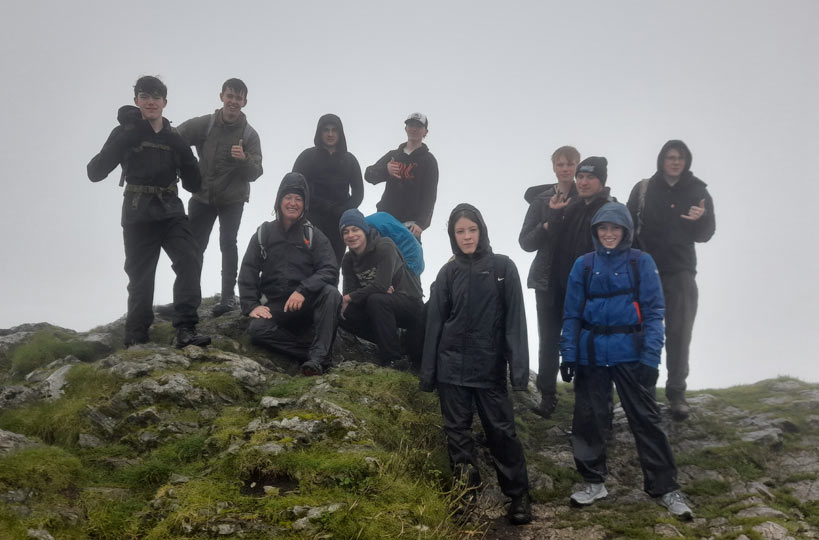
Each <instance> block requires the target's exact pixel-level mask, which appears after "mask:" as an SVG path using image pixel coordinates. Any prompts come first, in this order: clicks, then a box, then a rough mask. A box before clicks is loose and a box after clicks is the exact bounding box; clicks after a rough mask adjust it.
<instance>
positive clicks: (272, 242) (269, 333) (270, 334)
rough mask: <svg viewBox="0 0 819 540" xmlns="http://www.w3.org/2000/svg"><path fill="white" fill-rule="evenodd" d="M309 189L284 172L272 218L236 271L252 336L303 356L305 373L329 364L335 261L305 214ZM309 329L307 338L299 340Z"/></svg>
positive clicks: (261, 343) (334, 314) (258, 341)
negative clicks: (309, 338) (307, 340)
mask: <svg viewBox="0 0 819 540" xmlns="http://www.w3.org/2000/svg"><path fill="white" fill-rule="evenodd" d="M309 207H310V190H309V188H308V187H307V181H306V180H305V179H304V177H303V176H302V175H301V174H299V173H287V174H286V175H284V178H283V179H282V182H281V185H280V186H279V191H278V193H277V194H276V209H275V216H276V219H275V220H274V221H266V222H264V223H262V225H261V226H260V227H259V229H258V230H257V231H256V233H255V234H254V235H253V236H252V237H251V238H250V243H249V244H248V246H247V251H245V256H244V259H242V266H241V270H240V271H239V296H240V298H241V302H242V313H243V314H244V315H247V316H249V317H250V318H251V319H253V320H252V321H251V322H250V326H249V327H248V332H249V333H250V339H251V341H252V342H253V343H254V344H256V345H259V346H262V347H266V348H269V349H273V350H278V351H281V352H284V353H286V354H289V355H291V356H295V357H297V358H301V359H304V360H305V361H304V363H303V364H302V366H301V372H302V374H304V375H321V373H322V372H323V370H324V369H326V368H327V367H328V366H329V363H330V352H331V350H332V347H333V341H334V339H335V335H336V317H337V313H338V308H339V305H340V304H341V295H340V294H339V292H338V265H337V264H336V258H335V254H334V253H333V250H332V247H331V246H330V242H329V240H327V237H326V236H324V233H322V232H321V231H320V230H318V229H316V228H314V227H313V225H312V224H311V223H310V222H309V221H308V220H307V219H306V218H305V213H306V212H307V209H308V208H309ZM311 328H312V331H313V337H312V341H311V342H310V343H304V342H303V341H302V340H300V339H299V336H300V335H302V334H303V333H304V332H305V331H306V330H310V329H311Z"/></svg>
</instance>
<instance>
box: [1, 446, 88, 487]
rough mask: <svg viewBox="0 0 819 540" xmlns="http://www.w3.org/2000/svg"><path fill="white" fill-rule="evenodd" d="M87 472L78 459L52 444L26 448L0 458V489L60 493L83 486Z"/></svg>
mask: <svg viewBox="0 0 819 540" xmlns="http://www.w3.org/2000/svg"><path fill="white" fill-rule="evenodd" d="M87 477H88V472H87V471H86V470H85V468H84V467H83V465H82V463H81V462H80V460H79V459H78V458H76V457H75V456H72V455H71V454H69V453H68V452H66V451H65V450H62V449H60V448H56V447H53V446H44V447H34V448H25V449H22V450H19V451H17V452H14V453H12V454H9V455H7V456H5V457H2V458H0V486H2V489H0V491H6V490H11V489H33V490H35V491H37V492H38V493H42V494H48V493H52V494H54V493H59V492H63V491H66V490H68V489H70V488H74V487H76V486H78V485H80V484H81V483H82V482H83V480H85V479H86V478H87Z"/></svg>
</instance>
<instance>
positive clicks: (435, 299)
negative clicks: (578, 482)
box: [420, 204, 532, 525]
mask: <svg viewBox="0 0 819 540" xmlns="http://www.w3.org/2000/svg"><path fill="white" fill-rule="evenodd" d="M447 232H448V233H449V241H450V244H451V246H452V253H453V254H454V257H453V258H452V259H451V260H450V261H449V262H448V263H446V264H445V265H444V266H443V267H442V268H441V270H440V271H439V272H438V276H437V278H436V279H435V283H434V284H433V286H432V289H431V294H430V300H429V304H428V312H427V322H426V337H425V341H424V353H423V359H422V364H421V373H420V388H421V390H423V391H425V392H431V391H433V390H434V389H435V388H436V387H437V388H438V395H439V396H440V399H441V416H442V417H443V421H444V432H445V433H446V438H447V445H448V450H449V457H450V462H451V463H452V467H453V472H454V473H455V475H456V477H457V478H459V479H460V480H462V481H464V482H465V483H466V484H467V486H469V487H472V488H476V489H477V487H478V486H479V485H480V476H479V473H478V468H477V467H478V462H477V458H476V455H475V441H474V438H473V436H472V417H473V414H474V408H473V407H474V406H477V409H478V416H479V417H480V419H481V424H482V425H483V429H484V431H485V432H486V438H487V443H488V445H489V450H490V452H491V453H492V457H493V458H494V461H493V463H494V465H495V470H496V472H497V475H498V483H499V484H500V488H501V491H503V493H504V495H506V496H508V497H510V498H511V499H512V503H511V505H510V507H509V520H510V522H512V523H513V524H516V525H518V524H524V523H529V522H530V521H531V520H532V511H531V503H530V499H529V479H528V475H527V472H526V458H525V457H524V455H523V446H522V444H521V442H520V440H519V439H518V437H517V434H516V433H515V418H514V411H513V408H512V401H511V399H510V398H509V395H508V393H507V370H508V371H509V376H510V378H511V380H512V387H513V389H514V390H518V391H522V390H526V387H527V384H528V380H529V350H528V342H527V338H526V314H525V312H524V307H523V292H522V290H521V286H520V278H519V276H518V271H517V268H516V267H515V264H514V263H513V262H512V261H511V260H510V259H509V258H508V257H506V256H503V255H495V254H494V253H492V248H491V247H490V245H489V236H488V234H487V230H486V224H485V223H484V221H483V217H482V216H481V214H480V212H479V211H478V210H477V208H475V207H474V206H472V205H469V204H459V205H458V206H456V207H455V209H454V210H453V211H452V213H451V214H450V216H449V222H448V224H447ZM507 366H508V368H507ZM473 404H474V405H473ZM473 493H474V492H473Z"/></svg>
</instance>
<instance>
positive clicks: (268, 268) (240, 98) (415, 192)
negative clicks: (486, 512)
mask: <svg viewBox="0 0 819 540" xmlns="http://www.w3.org/2000/svg"><path fill="white" fill-rule="evenodd" d="M219 97H220V100H221V102H222V107H221V108H220V109H217V110H216V111H215V112H214V113H212V114H208V115H204V116H200V117H197V118H192V119H190V120H188V121H186V122H183V123H181V124H180V125H179V126H178V127H176V128H171V126H170V123H169V122H168V120H167V119H165V118H164V117H163V116H162V112H163V109H164V107H165V105H166V104H167V88H166V86H165V84H164V83H163V82H162V81H160V80H159V79H158V78H156V77H151V76H145V77H141V78H140V79H138V80H137V82H136V84H135V86H134V103H135V106H124V107H121V108H120V110H119V112H118V116H117V118H118V121H119V125H118V126H116V127H115V128H114V130H113V131H112V132H111V134H110V136H109V137H108V139H107V140H106V142H105V144H104V145H103V148H102V150H101V151H100V152H99V154H97V155H96V156H95V157H94V158H92V160H91V161H90V162H89V164H88V176H89V178H90V179H91V180H92V181H94V182H96V181H100V180H102V179H104V178H106V177H107V176H108V174H110V172H111V171H113V170H114V169H115V168H116V167H117V166H121V167H122V178H121V185H122V184H124V185H125V192H124V201H123V208H122V227H123V237H124V243H125V271H126V273H127V275H128V278H129V283H128V313H127V317H126V323H125V337H124V341H125V345H126V346H132V345H137V344H140V343H145V342H147V341H148V340H149V337H148V330H149V327H150V325H151V323H152V321H153V317H154V312H153V305H152V304H153V288H154V275H155V270H156V265H157V262H158V257H159V253H160V250H163V249H164V250H165V252H166V253H167V254H168V256H169V258H170V259H171V262H172V264H173V269H174V271H175V273H176V281H175V283H174V290H173V292H174V302H173V305H172V307H171V309H170V311H171V315H172V318H173V325H174V327H175V328H176V329H177V336H176V344H177V346H178V347H185V346H188V345H195V346H207V345H209V344H210V338H209V337H208V336H203V335H200V334H198V333H197V331H196V324H197V323H198V315H197V308H198V307H199V304H200V301H201V290H200V286H199V279H200V274H201V269H202V259H203V254H204V251H205V249H206V248H207V244H208V239H209V237H210V234H211V231H212V228H213V225H214V224H215V221H216V219H217V218H218V219H219V241H220V249H221V253H222V291H221V293H222V294H221V296H220V300H219V303H218V304H217V305H216V306H214V308H213V315H214V316H220V315H223V314H224V313H227V312H229V311H231V310H234V309H241V312H242V313H243V314H244V315H247V316H248V317H250V319H251V320H250V324H249V326H248V332H249V334H250V337H251V340H252V342H253V343H254V344H256V345H259V346H262V347H266V348H269V349H271V350H275V351H279V352H284V353H286V354H287V355H290V356H292V357H294V358H297V359H298V360H299V361H300V364H301V372H302V373H303V374H304V375H319V374H321V373H323V372H325V371H326V370H327V369H328V368H329V367H330V366H331V365H332V361H331V352H332V346H333V342H334V340H335V336H336V333H337V327H339V326H340V327H341V328H343V329H344V330H346V331H348V332H350V333H352V334H354V335H357V336H360V337H363V338H364V339H367V340H369V341H372V342H374V343H375V344H376V345H377V348H378V349H377V350H378V353H377V354H378V360H379V361H380V363H381V364H382V365H387V366H397V365H401V364H402V362H401V360H402V358H403V356H404V354H407V355H408V356H409V358H410V363H411V364H412V366H413V368H414V369H415V370H416V371H417V372H418V374H419V379H420V388H421V390H423V391H429V392H431V391H435V390H437V392H438V395H439V398H440V404H441V413H442V417H443V426H444V431H445V434H446V438H447V446H448V451H449V456H450V460H451V464H452V469H453V475H454V477H455V479H456V480H457V481H458V482H460V483H461V484H460V485H462V486H465V489H466V493H467V501H474V499H475V498H476V497H477V493H478V491H479V489H480V486H481V478H480V473H479V470H478V462H477V455H476V450H475V442H474V438H473V434H472V421H473V416H474V412H475V410H476V409H477V413H478V416H479V418H480V420H481V423H482V426H483V429H484V431H485V433H486V441H487V444H488V447H489V450H490V453H491V454H492V457H493V464H494V467H495V470H496V473H497V477H498V482H499V485H500V488H501V490H502V492H503V493H504V494H505V495H507V496H508V497H510V499H511V503H510V505H509V512H508V517H509V520H510V522H511V523H513V524H525V523H529V522H530V521H531V519H532V511H531V500H530V496H529V482H528V476H527V469H526V459H525V456H524V453H523V446H522V444H521V442H520V440H519V439H518V438H517V435H516V432H515V422H514V410H513V405H512V401H511V399H510V397H509V395H508V390H507V387H508V380H511V386H512V389H513V390H517V391H526V390H527V386H528V380H529V354H528V340H527V330H526V315H525V310H524V302H523V293H522V288H521V282H520V278H519V275H518V271H517V268H516V266H515V264H514V263H513V262H512V261H511V260H510V259H509V258H508V257H506V256H504V255H500V254H495V253H493V251H492V248H491V246H490V242H489V236H488V229H487V226H486V223H485V222H484V219H483V217H482V216H481V213H480V211H479V210H478V209H477V208H475V207H474V206H472V205H470V204H466V203H462V204H459V205H457V206H456V207H455V208H454V209H453V210H452V212H451V213H450V215H449V219H448V221H447V232H448V235H449V239H450V244H451V248H452V253H453V256H452V258H450V260H449V261H448V262H447V263H446V264H444V266H443V267H442V268H441V269H440V271H439V272H438V274H437V277H436V279H435V281H434V283H433V284H432V286H431V288H430V297H429V300H428V302H427V303H426V304H424V302H423V291H422V288H421V282H420V278H419V274H420V272H421V271H423V254H422V251H421V244H420V240H421V235H422V233H423V231H424V230H425V229H426V228H427V227H429V224H430V222H431V219H432V213H433V209H434V205H435V200H436V195H437V183H438V166H437V162H436V160H435V158H434V156H433V155H432V154H431V153H430V152H429V149H428V148H427V146H426V144H424V143H423V139H424V137H425V136H426V135H427V133H428V120H427V117H426V116H425V115H423V114H421V113H412V114H410V115H409V117H408V118H407V119H406V120H405V131H406V134H407V142H405V143H402V144H401V145H399V147H398V148H397V149H395V150H391V151H389V152H387V153H386V154H385V155H384V156H383V157H382V158H381V159H379V160H378V161H377V162H376V163H375V164H374V165H372V166H370V167H367V169H366V172H365V175H364V179H366V180H367V181H368V182H371V183H373V184H379V183H384V184H385V189H384V194H383V196H382V198H381V200H380V202H379V203H378V205H377V209H378V212H376V213H375V214H373V215H371V216H364V215H363V214H362V213H361V212H360V211H359V210H358V209H357V207H358V206H359V205H360V203H361V201H362V200H363V182H362V175H361V169H360V166H359V164H358V162H357V160H356V158H355V157H354V156H353V154H351V153H350V152H349V151H347V144H346V138H345V136H344V129H343V125H342V123H341V120H340V119H339V118H338V117H337V116H335V115H332V114H328V115H324V116H322V117H321V118H320V119H319V122H318V125H317V128H316V135H315V139H314V145H313V146H312V147H310V148H308V149H306V150H305V151H304V152H302V153H301V154H300V155H299V156H298V158H297V159H296V161H295V164H294V166H293V171H292V172H289V173H287V174H285V176H284V178H283V179H282V181H281V183H280V185H279V189H278V192H277V195H276V200H275V206H274V216H275V219H274V220H273V221H269V222H265V223H263V224H262V225H260V226H259V227H258V229H257V230H256V231H255V233H254V234H253V235H252V237H251V238H250V241H249V243H248V246H247V249H246V251H245V254H244V257H243V259H242V261H241V265H239V262H238V248H237V234H238V228H239V223H240V221H241V216H242V210H243V206H244V204H245V203H246V202H248V200H249V192H250V188H249V183H250V182H252V181H254V180H256V179H257V178H258V177H259V176H261V174H262V155H261V143H260V140H259V135H258V133H257V132H256V131H255V130H254V129H253V128H252V127H251V126H250V125H249V124H248V122H247V119H246V117H245V115H244V113H243V112H242V108H243V107H244V106H245V105H246V104H247V86H246V85H245V84H244V83H243V82H242V81H241V80H239V79H229V80H227V81H226V82H225V83H224V84H223V86H222V91H221V92H220V94H219ZM191 146H195V147H196V149H197V154H198V157H199V160H198V161H197V159H196V157H194V155H193V152H192V150H191ZM552 165H553V169H554V172H555V175H556V177H557V182H556V183H554V184H545V185H540V186H534V187H532V188H530V189H528V190H527V191H526V194H525V198H526V201H527V202H528V203H529V205H530V206H529V210H528V212H527V214H526V217H525V219H524V223H523V227H522V230H521V232H520V236H519V242H520V245H521V247H522V248H523V249H524V250H526V251H529V252H533V251H535V252H537V254H536V256H535V258H534V261H533V263H532V267H531V270H530V272H529V277H528V285H529V287H530V288H533V289H535V295H536V302H537V319H538V333H539V371H538V378H537V387H538V390H539V391H540V393H541V401H540V403H539V405H538V406H536V407H535V408H534V409H533V410H534V412H536V413H537V414H539V415H540V416H543V417H545V418H548V417H550V416H551V415H552V413H553V412H554V410H555V407H556V404H557V399H556V380H557V376H558V373H559V374H560V376H561V377H562V379H563V380H564V381H565V382H567V383H568V382H572V381H574V397H575V405H574V418H573V423H572V435H571V439H572V448H573V453H574V460H575V464H576V466H577V469H578V472H579V473H580V475H581V476H582V478H583V481H584V484H583V486H582V487H581V488H580V489H579V490H578V491H576V492H575V493H573V494H572V495H571V502H572V503H573V504H575V505H580V506H583V505H589V504H592V503H593V502H595V501H596V500H599V499H602V498H604V497H606V496H607V494H608V492H607V490H606V486H605V479H606V476H607V473H608V471H607V467H606V441H607V438H608V437H609V436H610V431H611V418H612V414H613V395H612V384H613V385H614V386H615V387H616V388H617V392H618V395H619V398H620V403H621V405H622V407H623V410H624V412H625V414H626V416H627V418H628V422H629V426H630V428H631V430H632V432H633V434H634V437H635V440H636V444H637V451H638V455H639V461H640V465H641V467H642V470H643V479H644V489H645V491H646V492H647V493H648V494H649V495H651V496H653V497H657V498H658V499H659V500H660V501H661V503H662V504H663V505H664V506H666V507H667V508H668V510H669V511H670V512H671V513H672V514H674V515H676V516H679V517H683V518H690V517H691V515H692V511H691V508H690V507H689V506H688V504H687V502H686V500H685V497H684V496H683V495H682V493H681V492H680V488H679V485H678V484H677V469H676V465H675V463H674V457H673V453H672V450H671V446H670V444H669V441H668V438H667V436H666V434H665V432H664V430H663V428H662V425H661V415H660V409H659V406H658V404H657V401H656V397H655V385H656V382H657V377H658V369H659V363H660V356H661V351H662V349H663V345H664V344H665V347H666V358H667V364H668V383H667V385H666V396H667V398H668V400H669V403H670V406H671V413H672V418H674V419H675V420H684V419H685V418H687V416H688V414H689V407H688V404H687V402H686V401H685V389H686V383H685V380H686V377H687V375H688V349H689V344H690V341H691V335H692V328H693V323H694V317H695V314H696V308H697V287H696V282H695V274H696V253H695V249H694V243H695V242H705V241H707V240H709V239H710V238H711V236H712V235H713V233H714V230H715V220H714V209H713V202H712V200H711V197H710V195H709V193H708V191H707V189H706V185H705V183H704V182H702V181H701V180H699V179H698V178H696V177H695V176H693V174H692V173H691V172H690V166H691V152H690V150H689V149H688V147H687V146H686V145H685V144H684V143H683V142H682V141H679V140H672V141H669V142H668V143H666V144H665V145H664V146H663V148H662V149H661V151H660V154H659V156H658V158H657V170H656V173H654V175H653V176H651V177H650V178H647V179H645V180H642V181H641V182H638V183H637V185H635V187H634V189H633V190H632V192H631V195H630V197H629V200H628V205H627V206H626V205H623V204H620V203H618V202H616V201H615V200H614V199H613V198H612V197H611V196H610V193H609V188H608V187H606V180H607V161H606V158H603V157H589V158H586V159H584V160H581V159H580V154H579V153H578V151H577V150H576V149H575V148H573V147H571V146H564V147H561V148H558V149H557V150H556V151H555V152H554V153H553V155H552ZM178 180H181V183H182V186H183V188H185V189H186V190H188V191H190V192H191V193H192V197H191V198H190V201H189V205H188V214H187V215H186V214H185V209H184V205H183V203H182V201H181V200H180V199H179V197H178V189H177V181H178ZM635 246H636V247H639V248H640V249H636V247H635ZM339 267H340V269H341V275H342V278H343V283H342V290H341V292H339V289H338V281H339ZM237 283H238V289H239V301H238V302H237V301H236V299H235V287H236V284H237Z"/></svg>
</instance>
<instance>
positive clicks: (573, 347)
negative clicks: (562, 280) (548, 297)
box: [560, 256, 586, 364]
mask: <svg viewBox="0 0 819 540" xmlns="http://www.w3.org/2000/svg"><path fill="white" fill-rule="evenodd" d="M583 277H584V276H583V257H582V256H581V257H578V258H577V260H576V261H575V262H574V266H572V271H571V273H569V283H568V285H567V286H566V301H565V303H564V304H563V331H562V333H561V335H560V356H561V357H562V362H563V363H564V364H571V363H576V362H577V357H578V350H579V343H578V339H579V338H580V327H581V325H582V323H583V308H584V306H585V305H586V288H585V287H584V284H583Z"/></svg>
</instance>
